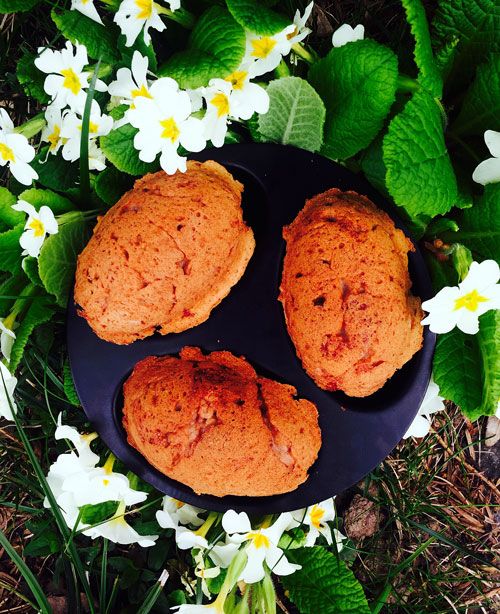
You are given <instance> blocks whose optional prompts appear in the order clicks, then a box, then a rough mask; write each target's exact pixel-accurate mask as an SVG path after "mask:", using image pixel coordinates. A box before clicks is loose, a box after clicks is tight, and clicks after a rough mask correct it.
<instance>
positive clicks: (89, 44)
mask: <svg viewBox="0 0 500 614" xmlns="http://www.w3.org/2000/svg"><path fill="white" fill-rule="evenodd" d="M51 16H52V20H53V21H54V23H55V24H56V26H57V28H58V30H59V31H60V32H62V34H64V36H65V37H66V38H67V39H68V40H70V41H71V42H72V43H73V44H75V43H76V42H78V43H80V44H81V45H85V47H86V48H87V53H88V55H89V57H91V58H94V59H95V60H98V59H99V58H100V59H101V60H102V61H103V62H106V63H107V64H113V63H116V62H117V61H118V60H119V59H120V56H119V53H118V30H117V29H116V28H115V26H111V25H109V24H108V25H106V26H102V25H101V24H99V23H96V22H95V21H93V20H92V19H90V18H89V17H86V16H85V15H82V14H81V13H80V12H79V11H62V12H61V13H59V12H57V11H55V10H53V11H52V13H51Z"/></svg>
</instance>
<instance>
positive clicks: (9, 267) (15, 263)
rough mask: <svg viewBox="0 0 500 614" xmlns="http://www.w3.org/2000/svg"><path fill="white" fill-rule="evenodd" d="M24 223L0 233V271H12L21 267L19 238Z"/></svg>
mask: <svg viewBox="0 0 500 614" xmlns="http://www.w3.org/2000/svg"><path fill="white" fill-rule="evenodd" d="M23 230H24V223H21V224H18V225H17V226H15V227H14V228H12V229H11V230H7V231H6V232H2V233H0V271H7V272H9V273H10V272H12V271H16V270H18V269H19V268H20V267H21V252H22V250H21V246H20V245H19V239H20V238H21V235H22V234H23Z"/></svg>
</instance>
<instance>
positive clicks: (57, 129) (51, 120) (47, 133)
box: [41, 105, 63, 154]
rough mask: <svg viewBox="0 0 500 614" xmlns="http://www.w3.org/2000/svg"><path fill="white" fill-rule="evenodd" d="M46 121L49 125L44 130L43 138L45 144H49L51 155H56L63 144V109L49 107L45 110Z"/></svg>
mask: <svg viewBox="0 0 500 614" xmlns="http://www.w3.org/2000/svg"><path fill="white" fill-rule="evenodd" d="M45 121H46V122H47V125H46V126H45V128H44V129H43V130H42V137H41V138H42V141H43V142H44V143H48V144H49V153H51V154H56V153H57V152H58V151H59V149H60V148H61V145H62V144H63V138H62V136H61V131H62V125H63V114H62V111H61V109H58V108H56V107H54V106H52V105H49V106H48V107H47V109H46V110H45Z"/></svg>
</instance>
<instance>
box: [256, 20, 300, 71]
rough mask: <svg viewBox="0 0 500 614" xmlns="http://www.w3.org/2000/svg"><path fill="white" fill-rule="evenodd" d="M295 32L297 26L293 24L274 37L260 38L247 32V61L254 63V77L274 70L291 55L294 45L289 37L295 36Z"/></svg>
mask: <svg viewBox="0 0 500 614" xmlns="http://www.w3.org/2000/svg"><path fill="white" fill-rule="evenodd" d="M295 30H296V26H295V25H294V24H291V25H289V26H287V27H286V28H285V29H284V30H282V31H281V32H278V34H274V35H273V36H259V35H258V34H250V33H248V32H247V36H246V52H245V61H252V64H251V66H250V75H251V76H252V77H257V76H259V75H263V74H264V73H266V72H270V71H271V70H274V69H275V68H276V67H277V66H278V64H279V63H280V62H281V58H282V57H283V56H284V55H288V54H289V53H290V49H291V48H292V44H291V42H290V38H289V37H290V36H294V33H295Z"/></svg>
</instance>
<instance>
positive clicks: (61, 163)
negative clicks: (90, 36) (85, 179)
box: [31, 11, 80, 192]
mask: <svg viewBox="0 0 500 614" xmlns="http://www.w3.org/2000/svg"><path fill="white" fill-rule="evenodd" d="M75 12H77V11H75ZM31 166H32V167H33V168H34V169H35V170H36V172H37V173H38V183H39V184H41V185H43V186H45V187H46V188H51V189H52V190H56V191H57V192H66V191H67V190H69V189H71V188H74V187H75V185H76V184H77V183H78V180H79V177H80V171H79V167H78V164H77V163H76V162H72V163H70V162H66V160H63V158H62V157H61V156H59V155H57V156H54V155H52V154H50V155H49V154H48V147H44V148H43V149H41V150H40V151H39V152H38V154H37V155H36V156H35V159H34V161H33V163H32V164H31Z"/></svg>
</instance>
